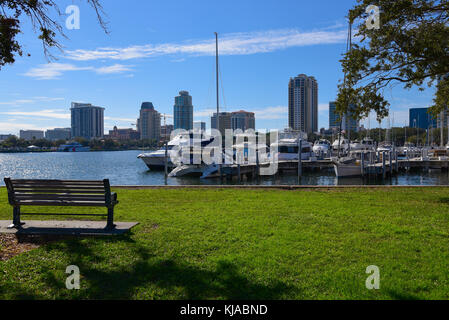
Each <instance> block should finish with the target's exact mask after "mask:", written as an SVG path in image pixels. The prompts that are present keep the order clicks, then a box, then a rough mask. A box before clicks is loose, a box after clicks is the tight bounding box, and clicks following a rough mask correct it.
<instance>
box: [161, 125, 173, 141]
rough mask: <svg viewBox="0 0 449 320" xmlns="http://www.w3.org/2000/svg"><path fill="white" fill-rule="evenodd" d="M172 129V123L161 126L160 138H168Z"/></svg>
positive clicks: (165, 139)
mask: <svg viewBox="0 0 449 320" xmlns="http://www.w3.org/2000/svg"><path fill="white" fill-rule="evenodd" d="M173 129H174V126H173V125H172V124H166V125H163V126H161V139H162V140H164V141H168V140H170V136H171V133H172V131H173Z"/></svg>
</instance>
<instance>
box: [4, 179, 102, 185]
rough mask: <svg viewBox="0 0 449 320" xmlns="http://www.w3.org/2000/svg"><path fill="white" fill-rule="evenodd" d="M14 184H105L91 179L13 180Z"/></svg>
mask: <svg viewBox="0 0 449 320" xmlns="http://www.w3.org/2000/svg"><path fill="white" fill-rule="evenodd" d="M11 183H12V184H82V185H99V186H102V185H104V183H103V181H91V180H86V181H83V180H11Z"/></svg>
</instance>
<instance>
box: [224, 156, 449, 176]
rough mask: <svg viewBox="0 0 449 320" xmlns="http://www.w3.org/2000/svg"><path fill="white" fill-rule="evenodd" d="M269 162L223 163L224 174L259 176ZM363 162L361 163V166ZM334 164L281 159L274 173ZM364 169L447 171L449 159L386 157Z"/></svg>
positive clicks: (368, 172)
mask: <svg viewBox="0 0 449 320" xmlns="http://www.w3.org/2000/svg"><path fill="white" fill-rule="evenodd" d="M269 165H270V164H269V163H260V164H259V165H256V164H241V165H238V164H232V165H223V167H222V175H223V176H224V177H226V178H231V179H232V178H237V179H239V180H240V179H241V178H242V177H243V176H246V177H247V178H251V177H257V176H259V175H260V168H266V167H268V166H269ZM361 165H362V164H361V163H360V166H361ZM333 167H334V164H333V162H332V160H330V159H325V160H314V161H312V160H303V161H301V162H300V161H298V160H286V161H279V162H278V168H277V171H276V172H275V173H274V174H273V175H278V174H296V175H298V176H301V175H302V173H303V171H321V170H330V169H333ZM363 167H364V170H363V174H362V168H360V175H361V176H363V175H378V176H383V177H386V176H392V175H394V174H397V173H398V172H400V171H404V172H407V171H410V170H442V171H447V170H448V169H449V160H423V159H420V158H415V159H398V160H396V159H394V158H392V159H391V161H390V160H389V159H388V158H387V157H386V159H385V161H384V160H383V159H381V161H380V162H376V163H368V161H367V163H364V164H363Z"/></svg>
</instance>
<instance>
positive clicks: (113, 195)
mask: <svg viewBox="0 0 449 320" xmlns="http://www.w3.org/2000/svg"><path fill="white" fill-rule="evenodd" d="M111 202H112V203H114V204H115V203H118V200H117V193H115V192H111Z"/></svg>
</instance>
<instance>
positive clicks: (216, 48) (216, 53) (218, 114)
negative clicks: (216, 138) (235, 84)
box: [214, 32, 220, 130]
mask: <svg viewBox="0 0 449 320" xmlns="http://www.w3.org/2000/svg"><path fill="white" fill-rule="evenodd" d="M214 33H215V70H216V77H217V117H216V125H217V130H220V98H219V91H218V86H219V83H218V33H217V32H214Z"/></svg>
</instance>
